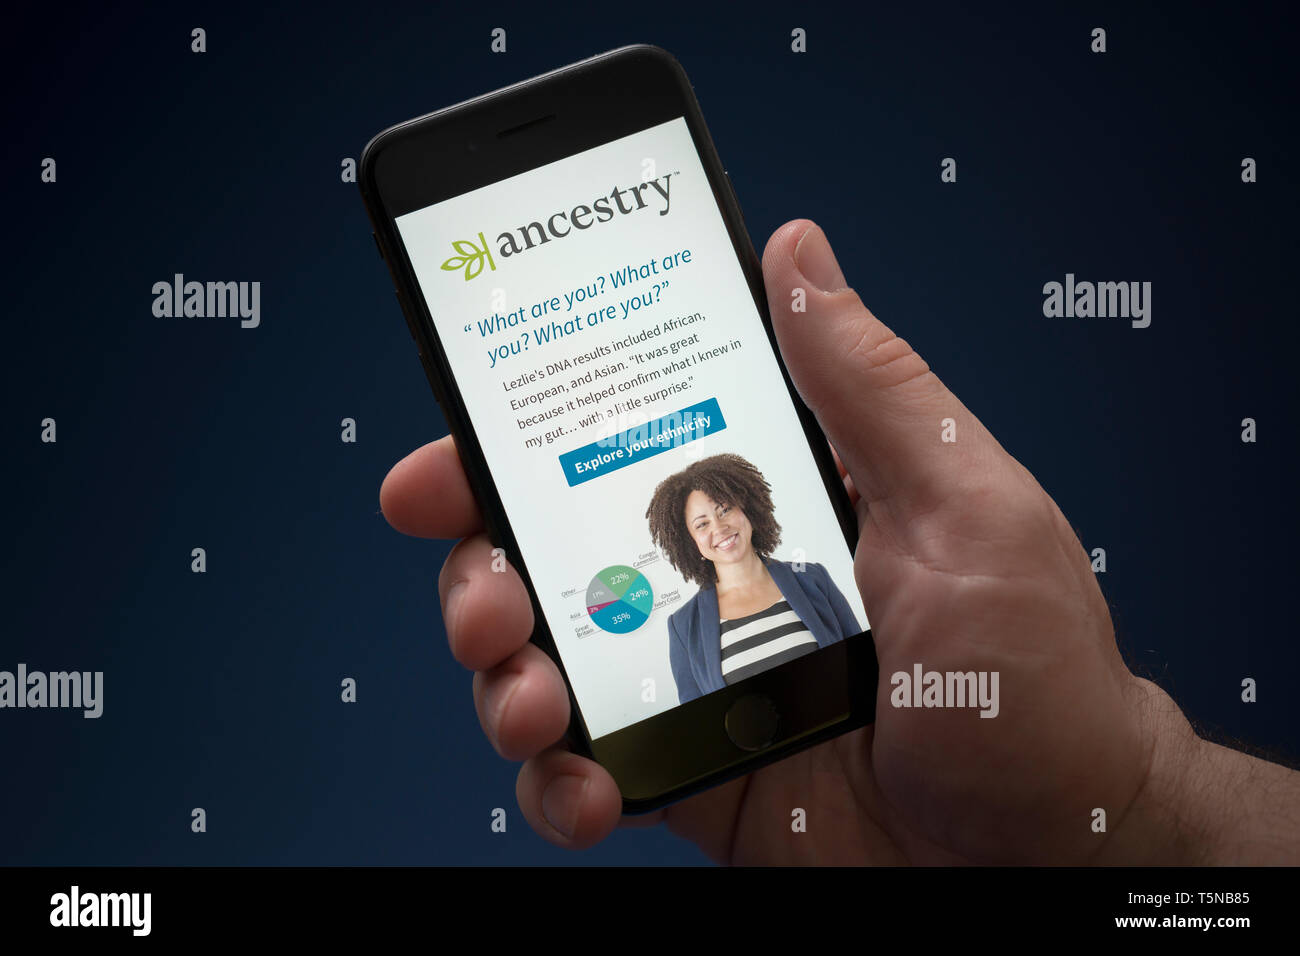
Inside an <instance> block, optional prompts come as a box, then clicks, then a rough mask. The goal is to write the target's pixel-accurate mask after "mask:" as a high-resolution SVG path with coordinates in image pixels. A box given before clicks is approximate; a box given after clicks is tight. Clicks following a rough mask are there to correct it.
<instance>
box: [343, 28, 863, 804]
mask: <svg viewBox="0 0 1300 956" xmlns="http://www.w3.org/2000/svg"><path fill="white" fill-rule="evenodd" d="M629 104H632V106H633V107H634V108H628V106H629ZM679 116H682V117H685V119H686V123H687V126H688V127H689V129H690V132H691V136H692V139H693V140H694V142H695V146H696V149H697V151H698V153H699V157H700V162H701V165H702V166H703V167H704V170H705V173H706V175H707V176H708V180H709V185H710V188H711V189H712V191H713V194H714V196H715V198H716V200H717V202H718V206H719V209H720V210H721V213H722V217H723V221H724V222H725V224H726V228H727V231H728V234H729V236H730V238H731V241H732V246H733V248H734V249H735V251H736V254H737V258H738V261H739V264H740V266H741V268H742V271H743V272H744V275H745V278H746V281H747V283H748V284H749V287H750V292H751V294H752V296H753V299H754V304H755V307H756V308H757V310H758V314H759V316H760V317H761V319H762V322H763V326H764V329H765V330H766V333H767V336H768V341H769V343H770V345H771V347H772V350H773V352H774V354H775V355H776V358H777V364H778V366H779V367H780V369H781V375H782V378H783V379H784V381H785V385H786V389H787V391H788V392H789V395H790V399H791V402H792V403H793V405H794V407H795V410H796V413H797V415H798V418H799V421H800V423H801V425H802V427H803V430H804V433H805V435H806V437H807V439H808V445H809V449H810V451H811V452H812V455H813V458H814V460H815V461H816V463H817V467H818V470H819V472H820V474H821V477H822V481H823V483H824V485H825V488H826V494H827V497H828V499H829V500H830V501H831V504H832V506H833V508H834V510H835V513H836V517H837V519H838V520H839V523H840V526H841V529H842V531H843V532H844V537H845V542H846V544H847V545H848V548H849V552H850V553H851V554H852V553H855V551H856V548H857V539H858V533H857V522H856V518H855V516H854V512H853V508H852V506H851V504H850V502H849V499H848V496H847V494H846V493H845V490H844V486H843V483H842V481H841V479H840V477H839V474H838V472H837V471H836V469H835V464H834V460H833V458H832V457H831V452H830V449H829V446H828V445H827V443H826V441H825V437H824V436H823V435H822V432H821V430H820V427H819V426H818V425H817V421H816V419H815V417H814V416H813V414H812V412H811V411H810V410H809V409H808V408H807V406H806V405H805V404H804V403H803V401H802V400H801V399H800V397H799V394H798V392H797V391H796V390H795V388H794V384H793V382H792V381H791V379H790V375H789V372H788V371H787V369H786V367H785V363H784V361H783V360H782V359H781V353H780V349H779V347H778V345H777V341H776V336H775V332H774V330H773V327H772V319H771V315H770V314H769V311H768V308H767V297H766V292H765V290H764V286H763V278H762V266H761V263H760V261H759V258H758V255H757V253H756V252H755V250H754V247H753V244H752V242H751V241H750V237H749V233H748V230H747V229H746V227H745V224H744V219H743V216H742V215H741V212H740V207H739V204H738V202H737V201H736V197H735V193H734V191H733V189H732V188H731V184H730V179H729V178H728V177H727V174H726V171H725V169H724V168H723V166H722V163H721V160H720V159H719V157H718V154H717V150H716V149H715V147H714V144H713V140H712V138H711V136H710V135H709V131H708V128H707V127H706V125H705V123H704V118H703V115H702V114H701V112H700V108H699V104H698V102H697V101H696V98H695V95H694V90H693V88H692V86H691V84H690V81H689V80H688V79H687V76H686V73H685V71H684V70H683V68H682V67H681V65H680V64H679V63H678V62H677V60H676V59H675V58H674V57H673V56H672V55H671V54H669V53H667V52H666V51H665V50H662V49H660V48H659V47H655V46H652V45H647V44H637V45H633V46H626V47H620V48H619V49H616V50H611V51H609V52H607V53H603V54H600V55H598V56H594V57H591V58H589V59H587V60H583V61H582V62H580V63H576V64H572V65H570V66H566V67H563V68H561V69H558V70H555V71H552V72H550V73H546V74H543V75H541V76H537V77H534V78H532V79H529V80H526V81H524V82H522V83H517V84H515V85H513V86H509V87H505V88H503V89H500V90H496V91H493V92H491V93H487V94H485V95H483V96H478V97H475V98H473V99H471V100H468V101H465V102H463V103H458V104H455V105H453V106H449V107H447V108H445V109H442V110H438V111H437V112H434V113H430V114H427V115H425V116H421V117H417V118H415V119H412V120H409V121H407V122H404V123H401V124H398V125H397V126H394V127H391V128H389V129H387V130H385V131H383V132H381V133H380V134H378V135H377V136H375V137H374V138H373V139H372V140H371V141H370V143H369V144H368V145H367V146H366V148H365V151H364V152H363V153H362V157H361V162H360V164H359V170H358V171H359V175H358V182H359V185H360V189H361V194H362V198H363V199H364V201H365V204H366V209H367V211H368V213H369V215H370V219H371V223H372V225H373V227H374V230H375V235H376V238H377V239H378V241H379V245H380V251H381V253H382V254H383V256H384V259H385V261H386V262H387V264H388V266H389V269H390V271H391V273H392V277H393V282H394V286H395V288H396V290H397V295H398V300H399V303H400V304H401V308H402V311H403V313H404V315H405V317H406V321H407V324H408V327H409V328H410V332H411V336H412V338H413V339H415V342H416V344H417V346H418V349H419V353H420V358H421V363H422V364H423V366H424V369H425V373H426V375H427V376H428V378H429V383H430V386H431V387H432V388H433V391H434V394H435V396H436V397H437V400H438V403H439V405H440V406H441V408H442V410H443V413H444V416H445V417H446V419H447V424H448V427H449V428H450V430H451V433H452V435H453V437H454V440H455V442H456V448H457V451H458V453H459V455H460V457H461V461H462V463H463V465H464V467H465V470H466V472H467V474H468V476H469V478H470V483H471V486H472V487H473V489H474V493H475V497H476V499H477V500H478V503H479V507H480V509H481V510H482V512H483V517H484V523H485V525H486V530H487V533H488V537H489V538H490V540H491V541H492V543H493V544H494V545H495V546H497V547H500V548H502V549H503V550H504V552H505V554H506V556H507V558H508V559H509V560H510V562H511V564H513V565H514V567H515V568H516V570H517V571H518V572H519V574H520V577H521V578H522V579H523V581H524V584H525V587H526V588H527V590H528V596H529V601H530V602H531V604H532V608H533V615H534V620H535V622H536V624H535V628H534V632H533V635H532V640H533V642H534V643H536V644H537V645H538V646H539V647H541V648H542V649H543V650H544V651H545V652H546V653H547V654H548V655H549V656H550V657H551V658H552V659H553V660H554V661H555V663H556V665H557V666H558V667H559V668H560V672H561V674H564V675H565V685H566V687H567V688H568V694H569V702H570V707H571V713H572V720H571V722H570V726H569V733H568V735H567V740H568V743H569V745H570V747H572V748H573V749H574V750H575V751H576V752H578V753H582V754H584V755H586V756H589V757H591V758H593V759H595V760H597V761H599V762H600V763H601V764H603V765H604V766H605V767H606V768H607V769H608V770H609V771H610V773H611V774H612V775H613V776H614V778H615V780H616V781H618V783H619V788H620V792H621V793H622V794H623V809H624V812H625V813H641V812H646V811H650V810H654V809H657V808H659V807H662V806H665V805H667V804H669V803H673V802H676V801H677V800H680V799H682V798H684V797H687V796H689V795H691V794H693V793H696V792H698V791H701V790H704V789H707V788H709V787H712V786H715V785H717V784H719V783H722V782H725V781H726V780H729V779H732V778H734V777H738V776H741V775H743V774H747V773H750V772H752V771H754V770H756V769H758V768H759V767H761V766H764V765H766V764H769V763H772V762H774V761H777V760H780V759H783V758H784V757H786V756H788V755H790V754H791V753H794V752H797V751H799V750H802V749H804V748H806V747H808V746H812V745H813V744H815V743H819V742H821V741H824V740H828V739H830V738H832V737H835V736H838V735H839V734H842V733H845V732H847V731H849V730H853V729H856V728H858V727H861V726H864V725H866V724H868V723H870V722H871V721H872V720H873V719H874V716H875V704H876V690H877V683H878V678H879V671H878V666H877V662H876V654H875V647H874V643H873V640H872V634H871V632H870V631H865V632H863V633H862V634H859V635H856V636H854V637H850V638H847V639H846V640H843V641H839V642H837V643H835V644H832V645H830V646H828V647H826V648H823V649H821V650H819V651H817V652H815V653H813V654H808V655H805V656H804V657H802V658H799V659H797V660H795V661H792V662H790V663H788V664H785V665H783V666H782V667H779V668H775V669H772V670H769V671H765V672H763V673H761V674H757V675H755V676H754V677H752V678H750V679H748V680H746V681H744V682H742V683H740V684H736V685H732V686H729V687H726V688H724V689H722V690H719V691H715V692H713V693H710V694H706V695H704V696H703V697H700V698H697V699H696V700H693V701H689V702H687V703H686V704H681V705H678V706H676V707H673V708H671V709H669V710H667V711H664V712H662V713H660V714H657V715H655V716H653V717H649V718H646V719H645V720H642V721H639V722H638V723H635V724H632V725H630V726H628V727H624V728H622V729H621V730H618V731H615V732H613V733H611V734H606V735H604V736H601V737H599V738H596V739H595V740H593V739H592V738H591V737H590V735H589V733H588V732H587V725H586V722H585V720H584V719H583V717H582V713H581V708H580V707H579V705H578V701H577V700H576V698H575V696H574V692H573V688H572V685H571V684H570V682H569V680H568V676H567V673H566V672H565V669H564V662H563V659H562V658H561V656H560V654H559V652H558V649H557V648H556V645H555V642H554V639H553V637H552V635H551V633H550V629H549V627H548V625H547V623H546V617H545V615H544V614H543V613H542V608H541V605H540V603H539V601H538V598H537V594H536V590H535V588H534V587H533V584H532V580H531V577H530V576H529V575H528V573H527V567H526V564H525V563H524V561H523V559H522V555H521V553H520V549H519V546H518V542H517V541H516V539H515V537H514V533H513V530H512V529H511V526H510V522H509V520H508V518H507V515H506V511H505V507H504V503H503V502H502V499H501V495H500V491H499V490H498V488H497V485H496V482H495V480H494V479H493V477H492V474H491V471H490V470H489V468H488V466H487V461H486V459H485V457H484V454H483V449H482V447H481V445H480V444H479V441H478V438H477V435H476V434H475V431H474V429H473V427H472V425H471V423H470V419H469V415H468V413H467V410H466V406H465V403H464V400H463V398H462V396H461V393H460V390H459V387H458V385H457V382H456V378H455V376H454V374H453V373H452V370H451V368H450V365H449V363H448V361H447V356H446V353H445V352H444V350H443V348H442V346H441V343H440V341H439V337H438V335H437V331H436V326H435V325H434V324H433V321H432V318H431V314H430V310H429V307H428V304H427V302H426V301H425V299H424V296H423V293H422V291H421V289H420V285H419V283H418V281H417V280H416V276H415V271H414V268H413V266H412V263H411V261H410V259H409V257H408V256H407V252H406V249H405V246H404V244H403V243H402V241H401V237H400V235H399V233H398V230H397V226H396V221H395V220H396V218H397V217H398V216H400V215H402V214H404V213H406V212H410V211H413V210H415V209H420V208H423V207H425V206H428V205H432V204H433V203H435V202H439V201H441V200H442V199H446V198H450V197H452V196H456V195H460V194H462V193H465V192H469V191H471V190H473V189H477V188H480V187H481V186H486V185H490V184H491V183H493V182H498V181H500V180H502V179H505V178H508V177H510V176H514V175H517V174H518V173H522V172H525V171H527V170H529V169H533V168H536V167H537V166H541V165H545V164H546V163H549V162H553V161H555V160H558V159H562V158H565V157H567V156H571V155H575V154H577V153H581V152H583V151H585V150H587V149H590V148H592V147H595V146H599V145H601V144H602V143H607V142H610V141H612V140H615V139H619V138H621V137H622V136H626V135H630V134H631V133H634V132H637V131H639V130H642V129H646V128H649V127H651V126H655V125H658V124H659V123H662V122H666V121H667V120H670V119H675V118H677V117H679ZM539 117H547V119H546V121H544V122H530V121H534V120H537V119H538V118H539ZM597 118H599V121H597ZM516 127H519V130H518V132H517V133H510V134H509V143H508V144H507V143H503V141H502V139H503V138H502V137H501V136H500V135H499V134H500V133H501V132H502V131H506V130H512V129H514V128H516ZM470 143H477V144H478V147H477V148H476V149H469V148H468V144H470ZM524 157H526V158H524ZM431 169H433V170H436V171H437V175H436V176H433V175H430V170H431ZM754 692H759V693H764V694H767V695H768V696H769V697H772V698H773V699H774V700H776V701H777V705H778V709H779V710H780V712H781V719H782V721H786V722H788V721H791V720H793V721H795V727H796V729H794V730H792V731H791V734H792V736H784V735H783V736H782V738H781V739H779V740H778V741H777V742H776V743H774V744H773V745H771V746H769V747H767V748H765V749H763V750H759V751H756V752H748V751H743V750H741V749H740V748H738V747H737V746H736V745H735V744H733V743H731V741H730V740H729V739H727V738H726V736H725V733H724V732H723V730H722V724H723V719H724V716H725V714H726V712H727V710H728V708H730V706H731V704H732V703H733V702H734V701H735V700H736V699H738V698H740V697H742V696H745V695H746V694H749V693H754Z"/></svg>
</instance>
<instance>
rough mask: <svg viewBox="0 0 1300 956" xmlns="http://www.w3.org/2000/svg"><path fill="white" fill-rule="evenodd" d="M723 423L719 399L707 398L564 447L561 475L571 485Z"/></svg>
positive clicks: (709, 432) (678, 444)
mask: <svg viewBox="0 0 1300 956" xmlns="http://www.w3.org/2000/svg"><path fill="white" fill-rule="evenodd" d="M726 427H727V423H726V421H725V420H724V419H723V417H722V409H720V408H718V400H717V399H716V398H710V399H708V400H706V401H703V402H700V403H699V404H696V405H688V406H687V407H686V408H682V409H679V410H678V411H675V412H669V413H668V414H667V415H663V416H661V417H660V418H656V419H655V420H654V421H652V422H646V423H645V424H644V425H638V426H637V427H636V428H629V429H627V430H626V431H622V432H618V433H617V434H614V435H608V436H606V437H605V438H602V439H600V440H599V441H594V442H592V443H591V444H590V445H583V446H582V447H581V448H575V449H574V450H573V451H566V452H565V453H564V454H563V455H561V456H560V467H561V468H563V469H564V478H565V480H566V481H567V482H568V483H569V487H570V488H572V487H573V486H574V485H580V484H582V483H583V482H584V481H591V479H593V478H599V477H600V476H601V475H604V474H608V473H609V472H611V471H618V469H620V468H626V467H627V466H628V465H634V464H636V463H637V462H638V461H645V459H647V458H653V457H654V456H655V455H658V454H660V453H661V452H665V451H668V450H669V449H672V448H680V447H682V446H683V445H685V444H687V443H689V442H693V441H695V440H696V439H697V438H703V437H704V436H705V435H712V434H713V433H714V432H720V431H722V429H724V428H726Z"/></svg>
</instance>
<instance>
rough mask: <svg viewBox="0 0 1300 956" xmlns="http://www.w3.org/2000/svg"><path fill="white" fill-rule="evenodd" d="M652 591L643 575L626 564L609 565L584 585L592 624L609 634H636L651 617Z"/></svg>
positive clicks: (652, 606)
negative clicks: (632, 632) (634, 632)
mask: <svg viewBox="0 0 1300 956" xmlns="http://www.w3.org/2000/svg"><path fill="white" fill-rule="evenodd" d="M654 601H655V598H654V592H653V591H652V590H651V588H650V582H649V581H647V580H646V579H645V575H644V574H642V573H641V572H640V571H638V570H637V569H636V568H629V567H628V566H627V565H626V564H612V565H610V566H609V567H607V568H606V569H605V570H604V571H601V572H600V573H598V574H597V575H596V576H595V577H594V578H592V579H591V583H590V584H589V585H587V614H588V615H589V616H590V617H591V623H593V624H595V625H596V626H597V627H598V628H600V629H601V630H602V631H609V632H610V633H611V634H627V633H629V632H631V631H635V630H636V629H637V628H638V627H640V626H641V625H642V624H644V623H645V622H646V621H647V620H648V619H649V617H650V611H651V610H653V608H654Z"/></svg>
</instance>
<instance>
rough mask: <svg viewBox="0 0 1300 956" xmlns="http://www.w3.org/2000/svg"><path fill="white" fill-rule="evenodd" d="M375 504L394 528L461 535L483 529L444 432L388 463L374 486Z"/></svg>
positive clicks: (452, 444)
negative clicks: (434, 439)
mask: <svg viewBox="0 0 1300 956" xmlns="http://www.w3.org/2000/svg"><path fill="white" fill-rule="evenodd" d="M379 507H380V510H381V511H383V513H384V518H385V519H387V521H388V523H389V524H390V525H392V526H393V527H394V528H395V529H396V530H398V531H400V532H402V533H403V534H409V535H415V536H417V537H421V538H465V537H468V536H469V535H472V534H477V533H478V532H480V531H482V530H483V514H482V512H480V511H479V508H478V503H477V502H476V501H475V500H474V492H473V491H472V490H470V485H469V479H468V478H467V477H466V476H465V468H464V466H462V465H461V463H460V455H459V454H458V453H457V452H456V444H455V442H453V441H452V438H451V436H450V435H444V436H443V437H442V438H439V439H438V440H437V441H434V442H430V443H429V444H427V445H425V446H424V447H423V448H417V449H416V450H415V451H413V452H411V453H410V454H409V455H407V456H406V457H405V458H403V459H402V460H401V461H399V462H398V463H397V464H396V465H394V466H393V467H392V469H391V470H390V471H389V472H388V475H387V477H385V478H384V483H383V484H382V485H381V486H380V488H379Z"/></svg>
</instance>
